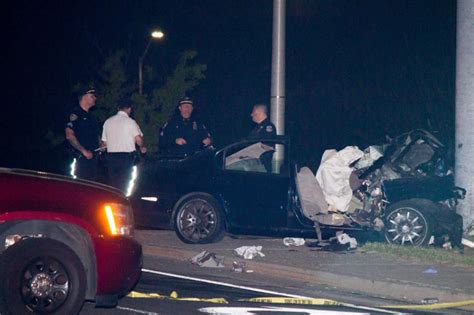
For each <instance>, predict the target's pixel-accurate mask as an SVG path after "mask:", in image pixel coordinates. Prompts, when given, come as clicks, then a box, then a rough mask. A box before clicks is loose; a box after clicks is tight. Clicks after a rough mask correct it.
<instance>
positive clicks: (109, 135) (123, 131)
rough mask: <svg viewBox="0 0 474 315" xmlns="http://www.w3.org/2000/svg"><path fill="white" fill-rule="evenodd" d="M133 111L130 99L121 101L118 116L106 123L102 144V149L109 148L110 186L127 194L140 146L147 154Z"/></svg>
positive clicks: (141, 150)
mask: <svg viewBox="0 0 474 315" xmlns="http://www.w3.org/2000/svg"><path fill="white" fill-rule="evenodd" d="M132 110H133V108H132V101H131V100H130V99H129V98H124V99H122V100H120V101H119V104H118V112H117V114H116V115H114V116H112V117H110V118H109V119H107V120H106V121H105V123H104V126H103V128H102V144H101V147H102V148H107V169H108V174H109V184H110V185H111V186H114V187H117V188H118V189H120V190H122V191H123V192H125V193H127V194H128V190H131V187H132V185H133V184H132V181H133V180H134V179H133V176H132V173H133V161H134V155H135V153H136V151H135V149H136V147H137V146H138V148H139V149H140V152H141V153H143V154H144V153H146V147H145V145H144V143H143V133H142V131H141V130H140V127H139V126H138V124H137V123H136V122H135V120H133V119H132V118H130V114H131V113H132ZM129 187H130V188H129Z"/></svg>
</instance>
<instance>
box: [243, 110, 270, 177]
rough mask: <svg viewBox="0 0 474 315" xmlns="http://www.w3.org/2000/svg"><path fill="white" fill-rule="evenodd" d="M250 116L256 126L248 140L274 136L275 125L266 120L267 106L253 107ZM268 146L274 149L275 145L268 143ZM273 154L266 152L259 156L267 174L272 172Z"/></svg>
mask: <svg viewBox="0 0 474 315" xmlns="http://www.w3.org/2000/svg"><path fill="white" fill-rule="evenodd" d="M250 116H252V120H253V122H254V123H256V125H255V127H254V128H253V129H252V131H250V134H249V138H271V137H274V136H276V128H275V125H274V124H273V123H272V122H271V121H270V119H269V118H268V107H267V105H265V104H256V105H254V106H253V109H252V113H251V114H250ZM268 145H269V146H271V147H273V148H275V145H274V144H272V143H268ZM273 152H274V151H268V152H265V153H263V154H262V155H261V156H260V161H261V162H262V164H263V166H265V169H266V170H267V172H268V173H271V171H272V159H273Z"/></svg>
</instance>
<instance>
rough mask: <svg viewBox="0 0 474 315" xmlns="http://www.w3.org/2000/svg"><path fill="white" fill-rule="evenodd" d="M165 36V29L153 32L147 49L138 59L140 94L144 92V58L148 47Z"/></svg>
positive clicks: (146, 48)
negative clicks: (153, 41)
mask: <svg viewBox="0 0 474 315" xmlns="http://www.w3.org/2000/svg"><path fill="white" fill-rule="evenodd" d="M163 37H165V33H163V31H161V30H154V31H153V32H151V34H150V39H149V40H148V43H147V44H146V47H145V51H144V52H143V54H142V55H141V57H140V58H139V59H138V94H140V95H142V94H143V60H144V59H145V56H146V53H147V52H148V48H150V45H151V41H152V40H160V39H162V38H163Z"/></svg>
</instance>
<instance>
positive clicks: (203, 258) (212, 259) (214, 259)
mask: <svg viewBox="0 0 474 315" xmlns="http://www.w3.org/2000/svg"><path fill="white" fill-rule="evenodd" d="M191 263H192V264H193V265H198V266H199V267H206V268H224V257H223V256H218V255H216V254H215V253H211V252H208V251H206V250H205V251H202V252H201V253H199V254H197V255H196V256H194V257H193V258H191Z"/></svg>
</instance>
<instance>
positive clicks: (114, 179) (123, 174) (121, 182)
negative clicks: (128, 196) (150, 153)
mask: <svg viewBox="0 0 474 315" xmlns="http://www.w3.org/2000/svg"><path fill="white" fill-rule="evenodd" d="M132 168H133V154H132V153H108V154H107V169H108V173H109V185H110V186H113V187H116V188H118V189H120V190H121V191H123V192H124V193H125V192H126V190H127V187H128V184H129V182H130V179H131V176H132Z"/></svg>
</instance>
